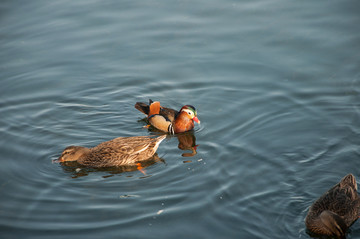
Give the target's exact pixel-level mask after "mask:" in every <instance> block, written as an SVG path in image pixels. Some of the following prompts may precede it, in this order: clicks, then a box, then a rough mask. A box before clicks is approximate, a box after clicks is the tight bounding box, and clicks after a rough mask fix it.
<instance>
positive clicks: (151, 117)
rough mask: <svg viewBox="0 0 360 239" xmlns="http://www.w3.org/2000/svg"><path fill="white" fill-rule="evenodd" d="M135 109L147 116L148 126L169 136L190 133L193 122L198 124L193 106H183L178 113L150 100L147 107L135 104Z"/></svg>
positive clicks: (144, 104)
mask: <svg viewBox="0 0 360 239" xmlns="http://www.w3.org/2000/svg"><path fill="white" fill-rule="evenodd" d="M135 108H136V109H138V110H139V111H140V112H142V113H144V114H146V115H147V116H148V118H147V119H148V121H149V123H150V125H152V126H153V127H155V128H157V129H158V130H161V131H163V132H168V133H170V134H177V133H182V132H186V131H190V130H192V129H193V128H194V121H195V122H196V123H198V124H200V120H199V119H198V117H197V112H196V109H195V107H194V106H192V105H184V106H183V107H182V108H181V109H180V111H176V110H174V109H171V108H166V107H162V106H160V102H158V101H155V102H153V101H152V100H150V101H149V105H148V104H146V103H142V102H137V103H136V104H135Z"/></svg>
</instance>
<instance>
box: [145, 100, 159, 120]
mask: <svg viewBox="0 0 360 239" xmlns="http://www.w3.org/2000/svg"><path fill="white" fill-rule="evenodd" d="M159 113H160V102H159V101H155V102H153V103H151V104H150V105H149V114H148V117H151V116H152V115H157V114H159Z"/></svg>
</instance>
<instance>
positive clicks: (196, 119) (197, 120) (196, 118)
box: [193, 116, 200, 124]
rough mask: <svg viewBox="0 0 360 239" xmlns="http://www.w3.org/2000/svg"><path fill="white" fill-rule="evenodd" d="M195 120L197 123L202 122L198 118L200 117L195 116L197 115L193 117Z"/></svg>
mask: <svg viewBox="0 0 360 239" xmlns="http://www.w3.org/2000/svg"><path fill="white" fill-rule="evenodd" d="M193 120H194V121H195V122H196V123H198V124H200V120H199V119H198V117H196V116H195V117H194V118H193Z"/></svg>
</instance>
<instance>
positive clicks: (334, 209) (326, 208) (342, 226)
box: [305, 174, 360, 239]
mask: <svg viewBox="0 0 360 239" xmlns="http://www.w3.org/2000/svg"><path fill="white" fill-rule="evenodd" d="M359 210H360V198H359V195H358V193H357V185H356V179H355V177H354V176H353V175H352V174H348V175H346V176H345V177H344V178H343V179H341V181H340V182H339V183H337V184H336V185H335V186H333V187H332V188H331V189H330V190H329V191H327V192H326V193H324V194H323V195H322V196H321V197H320V198H319V199H318V200H316V201H315V202H314V204H313V205H312V206H311V207H310V209H309V212H308V214H307V216H306V219H305V225H306V227H307V229H308V230H309V232H310V233H313V234H315V235H326V236H332V237H336V238H341V239H344V238H345V235H346V231H347V229H348V228H349V227H350V226H351V225H352V224H353V223H354V222H355V221H356V220H357V219H358V218H359V216H360V214H359V212H360V211H359Z"/></svg>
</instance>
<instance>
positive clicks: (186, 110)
mask: <svg viewBox="0 0 360 239" xmlns="http://www.w3.org/2000/svg"><path fill="white" fill-rule="evenodd" d="M182 111H185V112H186V113H188V114H189V115H193V114H194V112H192V111H191V110H188V109H183V110H182Z"/></svg>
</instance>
